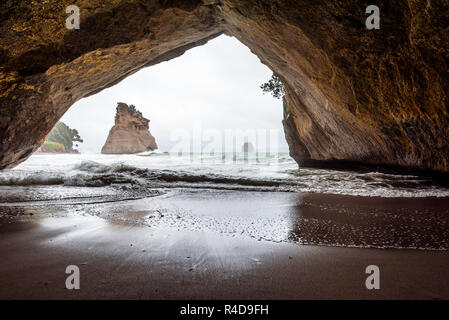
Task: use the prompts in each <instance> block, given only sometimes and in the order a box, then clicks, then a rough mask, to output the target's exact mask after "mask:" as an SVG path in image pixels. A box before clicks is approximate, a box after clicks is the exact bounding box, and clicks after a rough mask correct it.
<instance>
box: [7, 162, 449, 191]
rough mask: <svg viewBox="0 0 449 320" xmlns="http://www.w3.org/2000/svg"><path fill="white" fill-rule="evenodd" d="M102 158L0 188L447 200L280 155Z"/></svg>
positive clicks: (418, 184)
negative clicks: (233, 159) (227, 159)
mask: <svg viewBox="0 0 449 320" xmlns="http://www.w3.org/2000/svg"><path fill="white" fill-rule="evenodd" d="M97 156H98V155H97ZM47 157H48V156H47ZM50 157H51V156H50ZM98 157H101V156H98ZM107 159H108V161H109V163H108V161H103V163H100V162H97V161H93V160H91V159H84V160H82V159H81V161H78V162H75V163H70V164H67V165H66V166H65V167H63V168H56V169H55V170H51V168H47V167H48V165H47V167H45V168H43V167H42V166H40V165H41V162H39V165H36V164H33V166H30V167H29V168H27V167H26V166H25V168H22V167H19V168H17V169H12V170H6V171H3V172H1V173H0V186H11V187H12V186H52V185H53V186H58V185H61V186H70V187H114V188H122V189H127V190H130V189H131V190H139V192H141V191H142V190H149V189H157V188H195V189H198V188H204V189H221V190H240V191H272V192H305V193H325V194H341V195H355V196H368V197H448V196H449V189H448V188H447V187H444V186H441V185H439V184H438V183H437V182H435V181H433V180H432V179H430V178H425V177H418V176H411V175H394V174H384V173H379V172H371V173H357V172H348V171H336V170H319V169H297V166H296V164H295V163H294V161H293V160H292V159H291V158H290V157H288V156H286V155H281V156H279V157H272V156H271V157H267V158H264V159H262V160H261V161H259V160H258V161H257V162H255V163H254V164H250V165H248V164H247V163H239V161H240V160H241V159H240V160H239V159H238V161H237V163H233V164H230V165H222V164H217V163H216V162H213V161H211V159H212V158H205V159H204V158H201V160H200V161H195V160H193V161H192V159H191V158H190V159H185V158H176V157H172V156H167V155H159V156H158V157H152V156H149V155H140V156H139V155H135V156H132V157H131V156H128V158H126V159H125V161H118V162H117V161H115V162H111V160H123V158H122V159H121V158H120V157H118V158H107ZM136 159H138V160H136ZM148 159H151V160H152V161H148ZM155 159H156V160H155ZM41 160H43V159H41ZM143 160H145V161H143ZM212 160H213V159H212ZM274 160H276V162H275V165H273V163H274Z"/></svg>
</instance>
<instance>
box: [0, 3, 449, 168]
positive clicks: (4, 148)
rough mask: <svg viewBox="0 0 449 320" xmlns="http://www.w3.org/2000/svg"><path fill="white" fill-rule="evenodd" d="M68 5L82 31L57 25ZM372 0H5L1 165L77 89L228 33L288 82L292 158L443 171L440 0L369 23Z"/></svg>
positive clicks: (447, 148) (447, 87)
mask: <svg viewBox="0 0 449 320" xmlns="http://www.w3.org/2000/svg"><path fill="white" fill-rule="evenodd" d="M71 4H76V5H78V6H79V7H80V9H81V29H80V30H67V29H66V28H65V27H64V25H65V19H66V18H67V16H68V15H67V14H66V13H65V8H66V7H67V6H68V5H71ZM369 4H371V3H368V2H366V1H362V0H333V1H329V0H295V1H290V0H258V1H256V0H202V1H201V0H170V1H156V0H146V1H140V0H114V1H100V0H78V1H73V0H47V1H42V2H37V1H35V2H29V1H13V0H5V1H2V2H1V4H0V139H1V146H0V168H5V167H11V166H14V165H17V164H18V163H20V162H21V161H23V160H25V159H26V158H27V157H28V156H29V155H30V154H31V153H32V152H33V151H35V150H36V149H37V148H38V147H39V145H40V144H41V143H42V142H43V139H44V138H45V136H46V135H47V134H48V132H49V131H50V130H51V128H52V127H53V126H54V124H55V123H56V122H57V121H58V119H59V118H60V117H61V116H62V115H63V114H64V112H65V111H66V110H67V109H68V108H69V107H70V106H71V105H72V104H73V103H74V102H76V101H77V100H79V99H81V98H82V97H85V96H88V95H90V94H94V93H96V92H98V91H100V90H102V89H104V88H106V87H109V86H111V85H114V84H115V83H117V82H118V81H120V80H121V79H123V78H124V77H126V76H128V75H130V74H132V73H134V72H136V71H138V70H139V69H141V68H143V67H145V66H150V65H154V64H157V63H159V62H161V61H164V60H168V59H171V58H174V57H176V56H179V55H181V54H183V53H184V52H185V51H186V50H188V49H189V48H192V47H195V46H198V45H202V44H204V43H206V42H207V41H208V40H209V39H212V38H214V37H216V36H218V35H220V34H222V33H226V34H228V35H232V36H235V37H236V38H238V39H239V40H240V41H241V42H242V43H244V44H245V45H247V46H248V47H249V48H250V49H251V50H252V51H253V52H254V53H255V54H256V55H257V56H258V57H259V58H260V59H261V61H262V62H263V63H265V64H266V65H268V66H269V67H270V68H271V69H272V70H273V71H274V72H275V73H276V74H278V76H279V77H280V78H281V79H282V81H283V83H284V84H285V87H286V91H287V94H286V97H285V102H284V104H285V107H284V111H285V112H284V127H285V131H286V136H287V140H288V143H289V145H290V151H291V154H292V156H293V157H294V158H295V159H296V160H297V161H298V162H299V163H300V165H315V164H323V163H327V164H331V165H332V163H334V162H338V161H344V162H345V161H346V162H354V163H357V162H362V163H366V164H373V165H394V166H399V167H404V168H419V169H431V170H437V171H444V172H448V171H449V139H448V137H449V115H448V113H449V99H448V98H449V72H448V70H449V68H448V67H449V66H448V64H449V41H448V39H449V1H447V0H433V1H429V0H398V1H388V0H379V1H376V4H377V5H378V6H379V8H380V12H381V29H380V30H368V29H366V27H365V20H366V18H367V14H366V13H365V9H366V7H367V6H368V5H369ZM223 63H227V62H225V61H223ZM255 85H257V84H255ZM254 116H255V117H257V115H254Z"/></svg>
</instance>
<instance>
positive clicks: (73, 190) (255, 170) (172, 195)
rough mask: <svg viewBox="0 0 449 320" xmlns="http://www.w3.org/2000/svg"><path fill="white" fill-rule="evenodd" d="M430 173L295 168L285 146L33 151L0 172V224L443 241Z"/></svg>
mask: <svg viewBox="0 0 449 320" xmlns="http://www.w3.org/2000/svg"><path fill="white" fill-rule="evenodd" d="M448 196H449V189H448V188H446V187H444V186H441V185H439V184H438V183H436V182H434V181H432V180H431V179H428V178H424V177H417V176H411V175H393V174H384V173H379V172H368V173H358V172H349V171H337V170H320V169H307V168H298V165H297V164H296V162H295V161H294V160H293V159H292V158H291V157H289V156H288V154H285V153H280V154H277V155H258V154H244V153H239V154H219V155H213V156H211V155H200V154H188V155H183V156H179V155H177V154H164V153H159V152H148V153H144V154H138V155H101V154H79V155H74V154H65V155H45V154H36V155H33V156H32V157H30V158H29V159H28V160H27V161H26V162H24V163H22V164H20V165H19V166H17V167H16V168H13V169H8V170H3V171H1V172H0V218H2V219H1V220H0V224H1V223H4V222H5V221H6V223H7V221H14V218H15V217H17V216H23V217H30V216H33V217H35V219H38V221H40V222H39V223H44V221H46V220H47V219H49V217H50V219H51V217H56V219H57V221H58V222H57V223H58V224H60V223H62V220H61V219H59V218H58V217H71V216H74V215H75V216H94V217H98V218H100V219H102V220H106V221H110V222H112V223H116V222H118V223H127V224H128V223H129V224H132V225H136V224H137V225H142V226H144V227H148V228H149V229H148V230H149V232H150V233H158V232H159V234H161V235H165V234H171V235H174V234H178V233H180V234H182V233H183V232H184V233H185V232H191V233H192V232H193V234H204V233H208V234H213V235H218V236H219V237H246V238H252V239H256V240H258V241H272V242H294V243H297V244H300V245H304V244H307V245H326V246H345V247H361V248H408V249H432V250H448V249H449V219H448V216H449V198H448Z"/></svg>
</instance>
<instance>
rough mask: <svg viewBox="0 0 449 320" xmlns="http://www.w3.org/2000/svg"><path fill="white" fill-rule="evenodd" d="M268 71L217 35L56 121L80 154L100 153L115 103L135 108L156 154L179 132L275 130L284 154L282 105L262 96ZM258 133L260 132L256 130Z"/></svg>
mask: <svg viewBox="0 0 449 320" xmlns="http://www.w3.org/2000/svg"><path fill="white" fill-rule="evenodd" d="M271 74H272V72H271V71H270V70H269V69H268V68H267V67H266V66H265V65H263V64H262V63H261V62H260V60H259V59H258V58H257V57H256V56H255V55H254V54H252V53H251V51H250V50H249V49H248V48H247V47H246V46H244V45H243V44H241V43H240V42H239V41H238V40H236V39H235V38H231V37H227V36H220V37H218V38H216V39H214V40H211V41H210V42H209V43H207V44H206V45H204V46H201V47H196V48H193V49H191V50H189V51H187V52H186V53H185V54H184V55H183V56H181V57H179V58H176V59H173V60H170V61H168V62H163V63H160V64H158V65H156V66H152V67H149V68H145V69H142V70H140V71H139V72H137V73H136V74H134V75H132V76H130V77H128V78H126V79H125V80H123V81H122V82H120V83H119V84H117V85H115V86H114V87H111V88H109V89H106V90H103V91H102V92H100V93H98V94H96V95H94V96H91V97H88V98H85V99H82V100H80V101H78V102H77V103H76V104H74V105H73V106H72V107H71V108H70V109H69V110H68V111H67V113H66V114H65V115H64V116H63V118H62V119H61V121H64V122H65V123H66V124H68V125H69V126H70V127H72V128H76V129H78V131H79V133H80V135H81V137H82V138H83V139H84V143H83V144H80V146H79V149H80V150H81V151H82V152H94V153H97V152H100V150H101V148H102V146H103V144H104V142H105V141H106V138H107V135H108V133H109V130H110V128H111V127H112V126H113V124H114V116H115V108H116V106H117V102H125V103H127V104H134V105H135V106H136V107H137V109H138V110H140V111H141V112H142V113H143V115H144V117H146V118H148V119H150V132H151V133H152V135H153V136H154V137H155V138H156V142H157V143H158V145H159V150H161V151H170V150H171V148H173V146H174V145H176V144H178V145H179V144H180V143H183V142H182V141H181V142H180V141H179V137H178V138H177V135H178V134H179V133H180V132H187V133H189V134H190V133H191V134H193V131H194V130H195V129H194V128H196V130H198V128H199V127H201V128H202V130H203V131H204V130H206V131H207V130H211V129H213V130H218V131H219V132H221V133H222V134H223V135H224V134H225V130H233V129H242V130H246V129H250V130H261V129H265V130H276V131H277V132H278V133H279V150H280V151H288V147H287V145H286V142H285V139H284V133H283V128H282V123H281V121H282V101H281V100H278V99H275V98H273V97H272V96H271V95H269V94H265V95H263V93H262V90H261V89H260V85H261V84H262V83H264V82H266V81H267V80H268V79H269V78H270V77H271ZM259 132H260V131H259Z"/></svg>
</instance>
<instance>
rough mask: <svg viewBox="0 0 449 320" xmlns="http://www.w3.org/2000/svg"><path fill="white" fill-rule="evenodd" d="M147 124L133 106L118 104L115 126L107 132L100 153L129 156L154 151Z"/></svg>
mask: <svg viewBox="0 0 449 320" xmlns="http://www.w3.org/2000/svg"><path fill="white" fill-rule="evenodd" d="M149 122H150V120H148V119H146V118H144V116H143V115H142V113H141V112H140V111H138V110H137V109H136V107H135V106H134V105H129V106H128V105H127V104H126V103H123V102H119V103H118V104H117V111H116V114H115V124H114V126H113V127H112V128H111V130H110V131H109V135H108V138H107V139H106V142H105V144H104V146H103V148H102V149H101V153H105V154H131V153H139V152H145V151H150V150H156V149H157V144H156V139H155V138H154V137H153V136H152V135H151V133H150V131H149V126H148V124H149Z"/></svg>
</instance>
